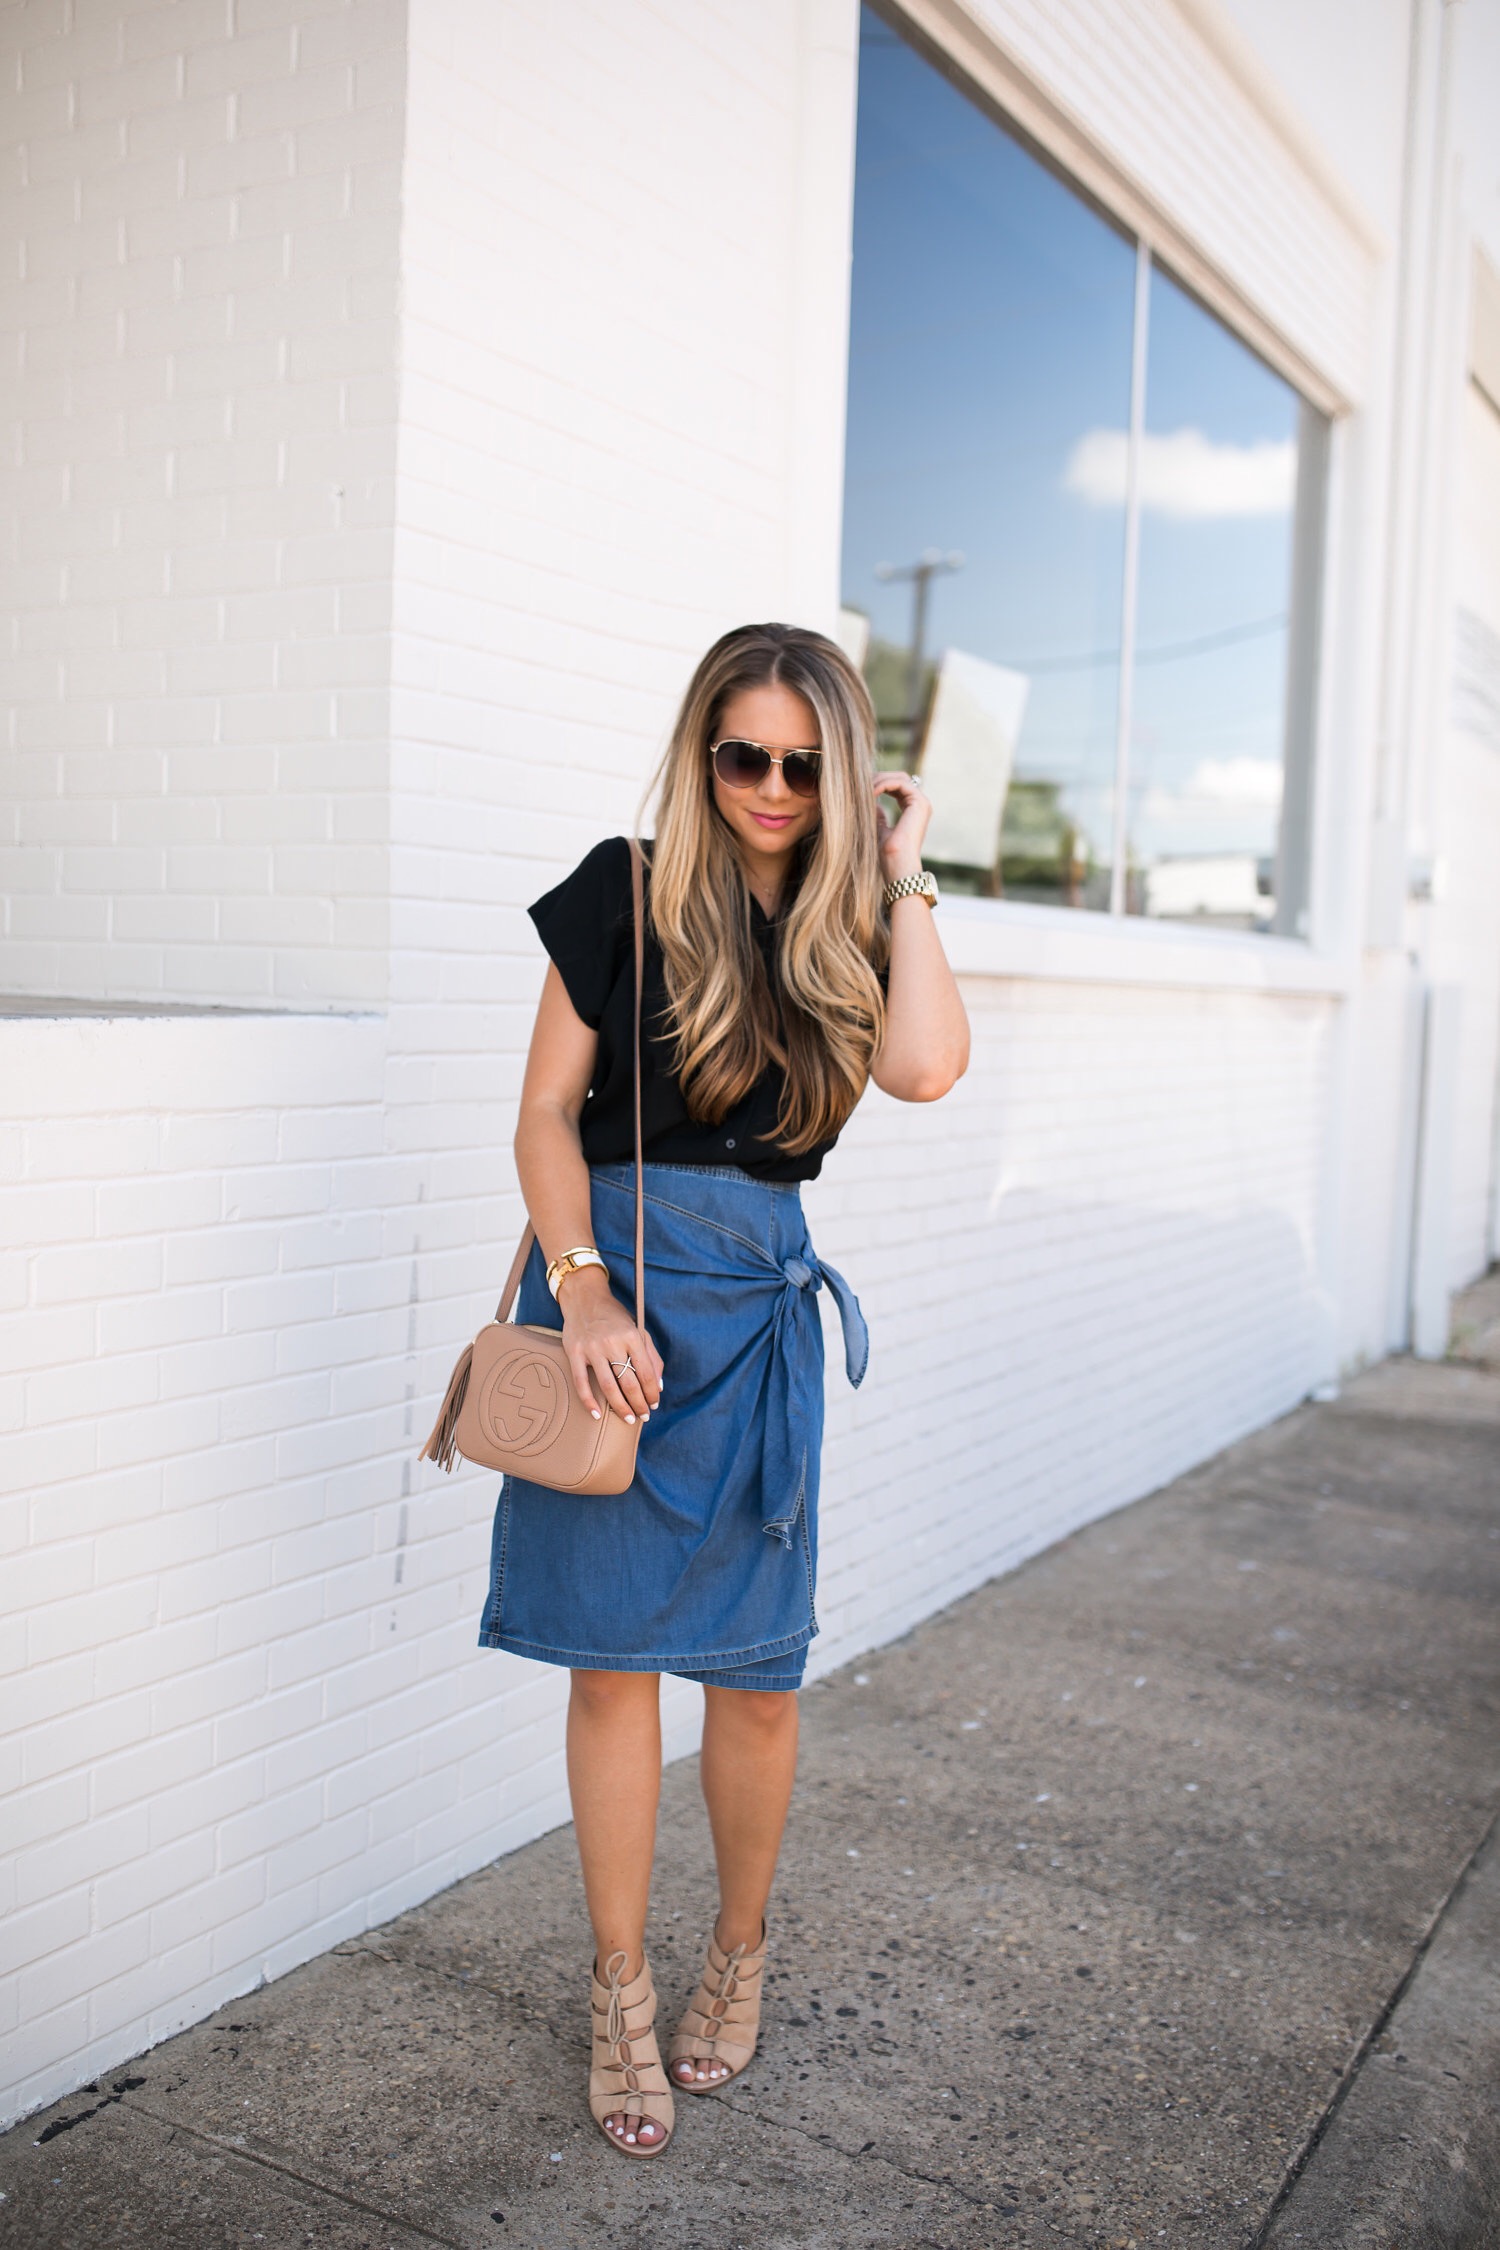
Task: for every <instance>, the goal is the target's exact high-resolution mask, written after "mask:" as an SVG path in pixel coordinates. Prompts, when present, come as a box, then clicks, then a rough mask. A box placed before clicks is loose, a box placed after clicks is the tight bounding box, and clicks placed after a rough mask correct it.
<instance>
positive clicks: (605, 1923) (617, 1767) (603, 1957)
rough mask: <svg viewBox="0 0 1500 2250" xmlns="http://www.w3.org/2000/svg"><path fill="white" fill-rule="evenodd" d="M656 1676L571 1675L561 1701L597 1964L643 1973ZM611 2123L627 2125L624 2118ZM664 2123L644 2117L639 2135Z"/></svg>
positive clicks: (654, 1788) (656, 1741)
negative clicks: (624, 1960) (618, 1957)
mask: <svg viewBox="0 0 1500 2250" xmlns="http://www.w3.org/2000/svg"><path fill="white" fill-rule="evenodd" d="M660 1692H661V1681H660V1678H659V1676H658V1674H657V1673H655V1672H575V1673H574V1674H573V1692H572V1695H571V1697H570V1698H569V1702H568V1788H569V1791H570V1792H571V1795H572V1799H573V1826H574V1829H575V1831H576V1833H577V1837H578V1857H579V1859H580V1861H581V1862H582V1865H583V1888H584V1893H585V1896H586V1897H587V1899H588V1908H589V1920H590V1921H591V1922H592V1924H593V1926H594V1954H595V1963H596V1967H597V1968H599V1969H601V1970H602V1968H603V1965H604V1963H605V1962H606V1961H608V1959H609V1957H610V1955H611V1954H612V1953H625V1954H627V1955H628V1956H629V1961H628V1964H627V1967H626V1971H625V1978H626V1981H627V1982H629V1980H630V1978H632V1977H634V1976H638V1975H639V1974H640V1967H641V1955H642V1950H643V1947H644V1942H645V1935H646V1906H647V1902H648V1900H649V1898H650V1895H651V1860H652V1854H653V1852H654V1851H655V1848H656V1807H657V1801H658V1799H659V1797H660V1795H661V1706H660ZM609 2124H610V2126H611V2127H618V2128H619V2129H620V2130H621V2131H623V2130H624V2126H625V2120H624V2118H623V2117H618V2118H615V2117H612V2118H610V2120H609ZM660 2130H661V2128H660V2127H659V2126H657V2125H653V2124H652V2123H650V2121H649V2120H648V2121H646V2122H644V2123H643V2124H642V2125H641V2128H640V2137H641V2139H642V2140H643V2141H650V2140H654V2139H656V2138H657V2136H658V2135H659V2133H660Z"/></svg>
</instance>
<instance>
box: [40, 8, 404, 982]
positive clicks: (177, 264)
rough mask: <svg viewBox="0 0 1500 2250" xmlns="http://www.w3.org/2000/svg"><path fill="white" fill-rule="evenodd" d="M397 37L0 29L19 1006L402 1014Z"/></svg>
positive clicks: (259, 30)
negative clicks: (393, 622)
mask: <svg viewBox="0 0 1500 2250" xmlns="http://www.w3.org/2000/svg"><path fill="white" fill-rule="evenodd" d="M402 18H403V9H402V7H401V5H400V0H358V4H357V5H356V4H352V0H325V4H322V5H319V4H318V0H177V4H175V5H167V4H155V5H146V6H128V5H125V4H124V0H118V4H116V5H113V6H110V5H104V6H99V7H89V8H88V9H87V10H86V11H85V12H82V13H81V14H80V13H75V11H74V10H73V9H71V8H69V7H65V6H62V5H59V6H56V7H52V6H37V5H26V6H17V7H11V8H7V9H6V10H5V11H4V29H3V33H0V37H3V40H4V44H5V49H6V58H5V59H6V68H7V75H8V76H9V77H10V80H11V85H12V89H13V90H12V92H11V95H10V97H9V111H10V115H9V120H8V122H9V124H10V131H9V132H8V134H7V144H8V146H11V145H12V144H13V150H14V153H13V154H12V156H11V158H10V164H11V169H10V171H9V172H8V175H7V184H6V192H5V196H4V199H3V209H0V229H3V232H4V235H5V238H6V254H5V259H4V280H3V283H0V293H3V319H4V325H5V329H6V333H7V335H8V336H9V335H14V336H15V338H16V344H15V351H16V360H15V364H14V373H13V376H8V377H7V380H6V385H5V402H6V403H5V407H4V410H3V411H4V414H5V421H6V424H7V427H6V432H5V447H6V456H7V461H8V465H9V473H8V477H7V484H8V491H7V506H6V510H5V518H6V535H5V536H6V547H5V586H6V597H5V611H6V617H5V628H4V630H5V636H6V637H5V642H4V646H5V653H6V657H7V663H8V669H9V670H10V673H11V694H12V697H13V702H12V704H11V707H10V712H9V731H8V733H7V734H6V735H5V736H3V737H0V751H3V755H4V760H5V778H4V791H3V796H4V811H3V814H0V889H3V892H4V894H5V904H4V908H3V919H0V980H3V984H4V987H5V988H6V989H8V990H9V991H11V992H30V993H46V994H64V995H76V996H80V997H95V998H97V997H101V996H106V995H107V996H109V997H111V998H123V997H135V998H142V999H161V998H170V999H178V1000H228V1001H241V1002H244V1001H273V1002H281V1003H283V1004H285V1003H288V1002H292V1003H297V1004H302V1005H309V1004H310V1005H314V1006H317V1005H320V1004H337V1003H347V1002H351V1001H352V1002H360V1001H369V1000H377V999H379V998H380V997H381V996H382V995H383V993H384V989H385V962H386V941H387V929H386V906H385V894H386V879H385V850H386V836H385V790H386V781H387V772H386V755H387V753H386V743H387V733H388V724H387V683H388V677H389V647H388V629H389V598H390V539H391V485H392V470H393V457H394V423H395V359H394V339H395V287H396V257H395V253H396V230H397V196H398V187H399V178H400V153H401V106H400V94H401V82H402V51H401V42H400V32H401V25H402Z"/></svg>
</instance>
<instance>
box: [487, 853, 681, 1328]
mask: <svg viewBox="0 0 1500 2250" xmlns="http://www.w3.org/2000/svg"><path fill="white" fill-rule="evenodd" d="M644 867H645V862H644V860H643V859H642V857H641V847H640V843H639V841H638V840H637V838H636V837H634V836H632V837H631V839H630V902H631V907H632V911H633V919H634V922H635V1010H634V1016H633V1029H632V1040H633V1045H632V1048H631V1059H632V1064H633V1068H632V1071H631V1078H632V1081H633V1084H634V1099H635V1324H636V1327H637V1328H640V1329H644V1327H645V1325H646V1197H645V1186H644V1181H643V1178H642V1157H641V985H642V983H643V981H644V978H645V964H646V899H645V881H644V875H643V870H644ZM535 1241H536V1228H535V1227H534V1226H533V1225H532V1224H531V1221H530V1220H529V1219H528V1220H527V1222H526V1225H525V1228H524V1230H523V1231H522V1235H521V1240H520V1243H519V1245H518V1246H517V1249H516V1254H515V1256H514V1258H512V1260H511V1265H510V1272H509V1273H508V1274H507V1275H506V1277H505V1287H504V1288H503V1289H502V1290H501V1292H500V1302H499V1304H498V1305H497V1306H496V1308H495V1318H496V1320H499V1321H505V1320H509V1318H510V1308H511V1306H512V1305H513V1304H514V1303H515V1301H516V1291H517V1290H518V1289H519V1288H520V1286H521V1276H522V1274H523V1273H524V1272H525V1271H526V1261H527V1259H528V1258H529V1257H530V1256H531V1246H532V1244H533V1243H534V1242H535Z"/></svg>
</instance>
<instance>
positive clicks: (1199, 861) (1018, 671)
mask: <svg viewBox="0 0 1500 2250" xmlns="http://www.w3.org/2000/svg"><path fill="white" fill-rule="evenodd" d="M1325 436H1326V425H1324V424H1323V422H1322V420H1321V417H1319V416H1317V415H1316V414H1315V413H1313V412H1312V410H1311V409H1309V408H1308V407H1307V406H1306V405H1305V404H1304V402H1303V401H1302V400H1301V399H1300V398H1299V397H1298V395H1297V393H1296V392H1295V391H1293V390H1292V389H1291V387H1290V386H1289V385H1288V384H1286V383H1285V382H1284V381H1282V379H1281V378H1280V377H1279V376H1277V375H1275V374H1274V373H1272V371H1271V370H1270V369H1269V368H1268V367H1267V366H1266V365H1265V364H1264V363H1263V362H1262V361H1261V360H1259V359H1258V358H1256V357H1255V355H1254V354H1253V353H1251V352H1250V351H1249V350H1248V349H1247V348H1246V347H1245V346H1244V345H1242V344H1241V343H1240V342H1239V341H1238V339H1237V338H1235V337H1234V336H1233V335H1232V334H1231V333H1230V332H1229V330H1228V329H1227V328H1225V327H1224V325H1223V324H1222V322H1220V321H1219V320H1217V319H1216V318H1215V317H1214V316H1213V315H1212V314H1210V313H1209V312H1207V311H1206V310H1205V309H1204V308H1203V307H1202V306H1201V305H1199V304H1198V303H1197V302H1196V301H1195V300H1194V299H1193V298H1191V297H1190V296H1189V295H1188V294H1187V293H1186V291H1184V290H1183V289H1182V288H1181V287H1179V286H1178V284H1177V283H1176V282H1175V281H1174V280H1173V279H1172V278H1171V277H1170V276H1169V275H1168V274H1167V273H1166V272H1165V271H1164V270H1163V269H1162V268H1161V267H1160V266H1157V265H1154V264H1153V263H1152V261H1151V260H1150V259H1149V258H1148V257H1147V256H1146V255H1145V254H1144V253H1143V252H1141V251H1140V250H1139V249H1138V247H1137V245H1136V243H1135V242H1134V241H1133V240H1131V239H1130V238H1129V237H1128V236H1127V235H1126V234H1125V233H1124V232H1123V231H1122V230H1121V229H1120V228H1118V227H1117V226H1116V225H1114V224H1113V222H1112V221H1111V220H1110V219H1109V218H1107V217H1106V216H1105V215H1103V214H1102V213H1101V212H1099V211H1098V210H1097V209H1096V208H1095V206H1094V205H1092V204H1091V203H1089V202H1088V201H1086V200H1085V198H1084V197H1083V196H1081V195H1080V194H1078V193H1077V192H1075V190H1074V189H1072V188H1071V187H1070V186H1069V185H1067V184H1066V183H1065V182H1064V181H1063V180H1062V179H1060V178H1059V177H1058V176H1057V174H1056V173H1055V172H1054V171H1053V170H1051V169H1050V168H1049V167H1048V165H1046V164H1045V163H1043V162H1042V161H1041V159H1040V158H1038V157H1037V156H1035V155H1033V154H1032V153H1031V151H1030V150H1029V149H1028V148H1027V147H1025V146H1023V144H1022V143H1021V141H1020V140H1019V139H1018V138H1017V137H1016V136H1015V135H1014V134H1013V133H1011V132H1010V131H1008V130H1007V129H1006V128H1005V127H1004V126H1003V125H1002V124H1001V123H1000V122H999V121H998V120H997V119H996V118H995V117H994V116H992V115H991V114H990V113H989V112H988V111H987V110H986V109H984V108H982V107H981V106H980V105H979V103H978V102H977V101H976V100H974V99H972V98H971V97H970V95H969V94H968V92H967V91H966V90H964V89H963V88H962V87H960V86H959V85H957V84H955V83H953V82H952V80H951V79H950V78H949V77H948V76H947V75H946V73H945V72H944V71H942V70H940V69H939V68H937V67H935V65H934V64H933V63H932V62H929V61H928V60H927V59H926V58H925V56H924V55H922V54H920V53H919V52H918V51H917V49H916V48H915V46H913V45H912V44H909V43H908V41H907V39H906V38H905V37H904V36H903V35H902V34H901V33H900V32H899V31H898V30H897V29H896V28H895V26H894V25H893V24H892V23H891V22H888V21H886V20H885V18H884V17H883V16H882V15H880V14H878V13H877V12H876V11H875V10H874V9H873V8H871V7H869V6H866V7H865V8H864V10H863V13H862V25H861V47H860V91H859V139H858V161H857V173H856V186H855V223H854V270H853V298H852V314H851V332H850V374H849V420H848V440H847V472H846V487H845V508H844V563H843V600H844V604H845V611H844V629H845V635H846V639H847V641H848V644H849V646H850V648H851V651H852V652H853V653H855V654H856V655H857V656H858V657H859V659H860V661H861V662H862V663H863V665H864V669H865V674H866V678H867V679H868V681H869V684H870V687H871V691H872V693H873V695H874V697H875V702H876V708H877V712H878V714H879V717H880V722H881V755H882V759H883V761H884V762H885V763H887V764H890V765H900V766H908V767H909V766H913V765H916V766H919V767H920V769H921V771H922V772H923V774H924V777H925V778H926V780H927V782H928V787H929V789H930V791H931V794H932V797H933V801H934V805H935V807H936V813H935V818H934V824H933V829H932V831H931V834H930V837H929V857H930V859H931V861H932V863H933V865H934V866H935V867H936V868H937V870H938V873H939V875H940V876H942V877H944V878H945V879H946V881H947V883H948V885H949V886H950V887H955V888H959V889H965V890H969V891H973V892H977V893H980V894H981V895H986V896H990V897H1005V898H1012V899H1027V900H1033V901H1038V902H1044V903H1048V904H1053V905H1066V906H1077V907H1091V908H1096V909H1100V910H1108V909H1111V908H1112V909H1113V910H1114V911H1116V912H1120V911H1129V912H1133V913H1141V914H1149V915H1156V916H1167V917H1172V918H1188V919H1195V920H1200V921H1205V922H1209V923H1214V924H1219V925H1223V926H1228V927H1238V928H1259V929H1270V928H1276V929H1282V930H1300V929H1301V928H1302V927H1303V909H1304V907H1305V889H1306V870H1307V862H1308V857H1309V854H1308V848H1307V837H1306V825H1307V801H1308V796H1309V792H1308V789H1307V786H1306V776H1305V773H1303V772H1301V771H1300V770H1299V772H1298V774H1297V775H1296V776H1293V775H1292V774H1291V773H1290V772H1289V761H1293V762H1295V761H1300V762H1301V765H1302V766H1305V764H1306V760H1307V756H1308V751H1309V742H1310V733H1311V720H1310V712H1311V696H1312V685H1313V671H1314V665H1313V661H1312V660H1313V657H1314V656H1315V635H1314V636H1313V637H1311V638H1310V627H1309V619H1311V618H1312V612H1313V610H1314V608H1315V594H1316V578H1317V562H1318V552H1317V550H1318V530H1319V526H1320V522H1321V504H1322V469H1323V460H1324V455H1325V450H1326V447H1325ZM1299 619H1300V624H1299ZM1132 620H1133V630H1132ZM1314 622H1315V621H1314Z"/></svg>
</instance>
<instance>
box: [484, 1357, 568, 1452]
mask: <svg viewBox="0 0 1500 2250" xmlns="http://www.w3.org/2000/svg"><path fill="white" fill-rule="evenodd" d="M566 1412H567V1397H566V1395H565V1393H564V1390H563V1382H562V1377H561V1375H560V1374H559V1373H558V1370H557V1369H556V1367H554V1366H553V1364H552V1362H551V1360H549V1359H544V1358H543V1357H542V1355H541V1354H540V1352H536V1351H531V1350H528V1349H527V1348H526V1346H525V1345H522V1346H520V1347H519V1348H518V1349H517V1350H515V1351H510V1352H506V1353H505V1355H504V1357H503V1358H501V1359H498V1360H496V1362H495V1364H494V1366H493V1367H492V1368H491V1370H490V1372H489V1375H488V1377H487V1378H486V1381H485V1386H484V1391H483V1394H482V1396H481V1398H480V1401H479V1419H480V1425H481V1427H482V1428H484V1429H486V1430H487V1431H488V1432H489V1434H490V1436H491V1437H492V1438H493V1439H494V1440H495V1442H496V1443H497V1444H499V1445H503V1446H505V1447H507V1448H508V1449H509V1450H511V1451H512V1452H515V1453H523V1454H524V1453H540V1451H541V1450H542V1447H543V1446H544V1445H545V1444H546V1443H547V1441H548V1439H549V1438H550V1437H552V1435H553V1434H554V1432H555V1431H556V1429H557V1426H558V1424H559V1423H560V1422H561V1421H562V1419H563V1416H564V1415H565V1414H566Z"/></svg>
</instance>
